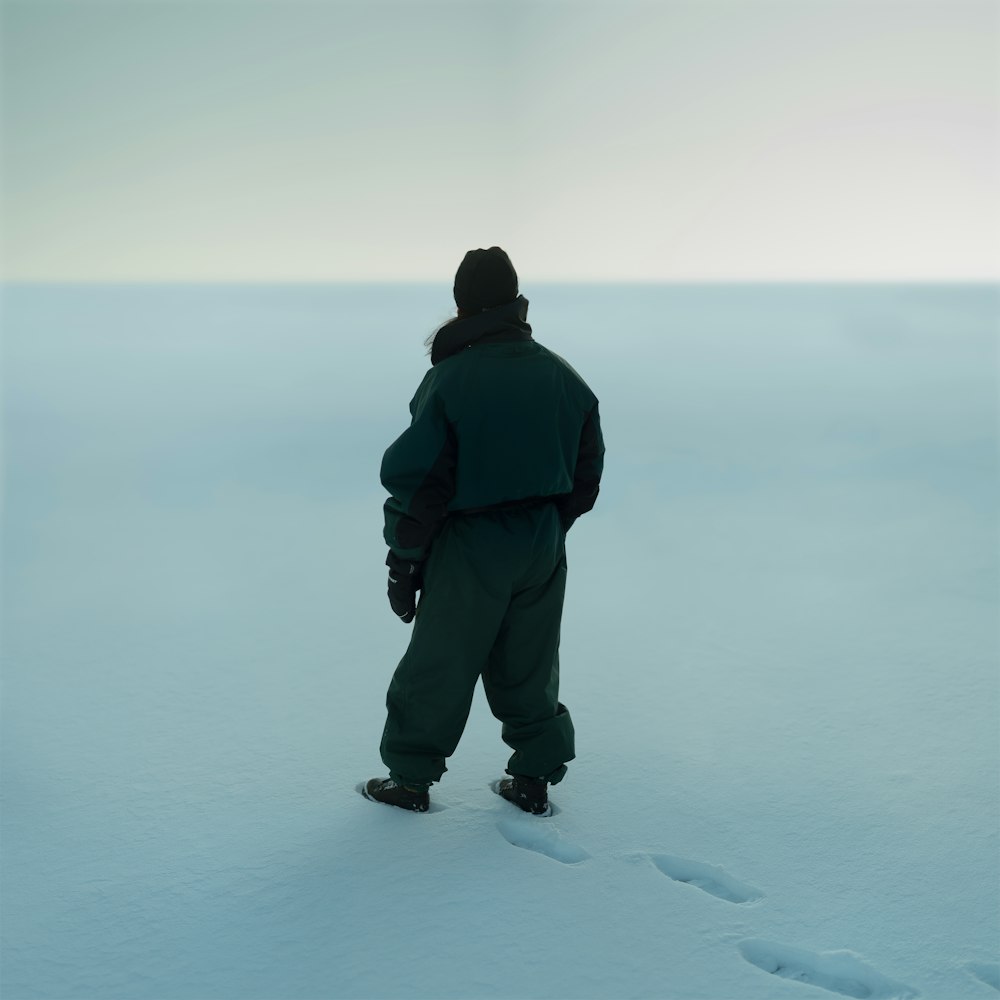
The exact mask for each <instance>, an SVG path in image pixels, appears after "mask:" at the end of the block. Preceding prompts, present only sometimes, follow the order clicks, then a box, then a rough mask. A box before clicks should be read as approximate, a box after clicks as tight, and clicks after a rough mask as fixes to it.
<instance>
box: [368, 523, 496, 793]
mask: <svg viewBox="0 0 1000 1000" xmlns="http://www.w3.org/2000/svg"><path fill="white" fill-rule="evenodd" d="M489 528H490V526H489V525H488V524H486V523H485V521H484V519H478V518H477V519H474V518H455V519H452V520H449V521H448V522H447V523H446V525H445V527H444V529H443V531H442V532H441V534H440V535H439V536H438V538H437V539H436V540H435V542H434V545H433V547H432V549H431V553H430V556H429V557H428V560H427V565H426V567H425V574H424V588H423V592H422V594H421V599H420V605H419V608H418V611H417V616H416V618H415V619H414V623H413V632H412V635H411V636H410V644H409V647H408V648H407V650H406V653H405V654H404V655H403V658H402V659H401V660H400V662H399V665H398V666H397V668H396V672H395V673H394V674H393V677H392V681H391V682H390V684H389V691H388V694H387V696H386V709H387V717H386V723H385V728H384V730H383V733H382V743H381V748H380V749H381V754H382V761H383V763H385V765H386V766H387V767H388V768H389V772H390V774H391V775H392V777H393V778H394V779H395V780H397V781H400V782H402V783H409V784H429V783H431V782H434V781H440V780H441V776H442V774H443V773H444V772H445V771H446V770H447V768H446V766H445V759H446V758H448V757H450V756H451V755H452V754H453V753H454V752H455V748H456V747H457V746H458V741H459V739H460V738H461V736H462V732H463V731H464V729H465V724H466V722H467V721H468V718H469V710H470V709H471V707H472V697H473V694H474V692H475V687H476V682H477V681H478V679H479V676H480V674H481V673H482V671H483V668H484V667H485V665H486V661H487V658H488V657H489V653H490V649H491V648H492V646H493V643H494V640H495V639H496V634H497V631H498V630H499V628H500V625H501V623H502V621H503V618H504V614H505V612H506V609H507V603H508V601H509V599H510V592H511V586H512V583H511V572H510V564H509V561H508V560H505V559H503V558H498V559H493V558H492V557H491V556H492V555H493V554H494V553H493V550H494V549H495V547H496V545H495V540H493V539H492V538H491V532H490V530H489Z"/></svg>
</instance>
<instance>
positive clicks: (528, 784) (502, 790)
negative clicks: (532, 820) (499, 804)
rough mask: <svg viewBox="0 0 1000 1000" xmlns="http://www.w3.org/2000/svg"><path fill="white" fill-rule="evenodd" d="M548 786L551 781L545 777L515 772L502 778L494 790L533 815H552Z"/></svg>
mask: <svg viewBox="0 0 1000 1000" xmlns="http://www.w3.org/2000/svg"><path fill="white" fill-rule="evenodd" d="M548 787H549V783H548V782H547V781H546V780H545V779H544V778H528V777H526V776H525V775H523V774H515V775H512V776H511V777H509V778H501V779H500V780H499V781H498V782H497V783H496V784H495V785H494V786H493V790H494V791H495V792H496V793H497V795H499V796H501V797H502V798H505V799H506V800H507V801H508V802H513V803H514V805H516V806H517V807H518V809H523V810H524V811H525V812H526V813H531V815H532V816H551V815H552V810H551V809H550V808H549V793H548Z"/></svg>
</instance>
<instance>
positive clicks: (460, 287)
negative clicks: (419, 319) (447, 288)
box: [455, 247, 517, 313]
mask: <svg viewBox="0 0 1000 1000" xmlns="http://www.w3.org/2000/svg"><path fill="white" fill-rule="evenodd" d="M516 298H517V272H516V271H515V270H514V265H513V264H512V263H511V262H510V257H508V256H507V254H506V253H504V251H503V250H501V249H500V247H490V248H489V250H483V249H481V248H480V249H479V250H470V251H469V252H468V253H467V254H466V255H465V257H464V258H463V259H462V263H461V264H459V265H458V271H456V273H455V305H457V306H458V308H459V309H461V310H462V312H470V313H477V312H482V311H483V310H484V309H492V308H493V307H494V306H502V305H503V304H504V303H505V302H510V301H512V300H513V299H516Z"/></svg>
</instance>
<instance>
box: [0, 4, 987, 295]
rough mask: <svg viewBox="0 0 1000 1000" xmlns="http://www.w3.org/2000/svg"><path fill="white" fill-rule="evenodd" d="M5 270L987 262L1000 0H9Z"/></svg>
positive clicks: (539, 275) (753, 271) (759, 272)
mask: <svg viewBox="0 0 1000 1000" xmlns="http://www.w3.org/2000/svg"><path fill="white" fill-rule="evenodd" d="M2 11H3V20H2V45H3V48H2V66H3V68H2V84H3V95H2V100H3V104H2V126H3V130H2V168H3V174H2V196H3V199H2V206H0V208H2V219H0V221H2V225H3V243H2V250H3V271H4V276H5V277H6V278H7V279H9V280H72V281H90V280H102V281H103V280H108V281H187V280H193V281H358V280H363V281H370V280H375V281H396V280H415V281H425V280H429V281H440V280H442V276H444V280H449V281H450V277H451V275H452V274H453V273H454V270H455V267H456V266H457V264H458V261H459V260H460V259H461V257H462V254H463V253H464V252H465V250H467V249H468V248H470V247H476V246H490V245H493V244H499V245H501V246H503V247H505V248H506V249H507V250H508V252H509V253H510V255H511V257H512V259H513V260H514V263H515V265H516V267H517V269H518V272H519V273H520V275H521V277H522V284H524V283H525V279H527V278H530V280H531V281H550V280H570V281H589V280H643V281H659V280H663V281H684V280H984V279H986V280H996V279H997V278H1000V204H998V201H1000V196H998V186H1000V182H998V177H1000V3H997V2H995V0H693V2H676V0H659V2H646V3H636V2H629V0H615V2H588V0H489V2H486V0H483V2H477V0H453V2H431V0H409V2H402V3H399V2H384V0H364V2H337V0H326V2H301V0H281V2H278V0H271V2H256V0H255V2H249V0H128V2H94V0H69V2H64V0H58V2H54V0H5V2H3V5H2Z"/></svg>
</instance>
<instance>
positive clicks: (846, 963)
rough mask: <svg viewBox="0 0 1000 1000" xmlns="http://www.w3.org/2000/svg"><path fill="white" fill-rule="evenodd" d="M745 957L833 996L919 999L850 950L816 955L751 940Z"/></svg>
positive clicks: (775, 973)
mask: <svg viewBox="0 0 1000 1000" xmlns="http://www.w3.org/2000/svg"><path fill="white" fill-rule="evenodd" d="M740 951H741V952H742V954H743V957H744V958H745V959H746V960H747V961H748V962H750V963H751V964H752V965H756V966H757V968H758V969H763V970H764V972H768V973H770V974H771V975H772V976H780V977H781V978H782V979H791V980H793V981H795V982H798V983H805V984H807V985H809V986H819V987H820V988H821V989H824V990H829V991H830V992H831V993H839V994H841V996H845V997H856V998H858V1000H867V998H872V1000H904V998H907V997H915V996H918V993H917V991H916V990H914V989H911V988H910V987H909V986H907V985H906V984H905V983H899V982H895V981H894V980H892V979H887V978H886V977H885V976H883V975H882V974H881V973H879V972H877V971H876V970H875V969H873V968H872V967H871V966H870V965H866V964H865V963H864V962H862V961H861V959H860V958H858V957H857V955H854V954H852V953H851V952H849V951H827V952H822V953H819V954H818V953H815V952H810V951H805V950H804V949H801V948H792V947H789V946H788V945H782V944H774V943H773V942H770V941H761V940H757V939H748V940H746V941H743V942H742V943H741V944H740Z"/></svg>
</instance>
